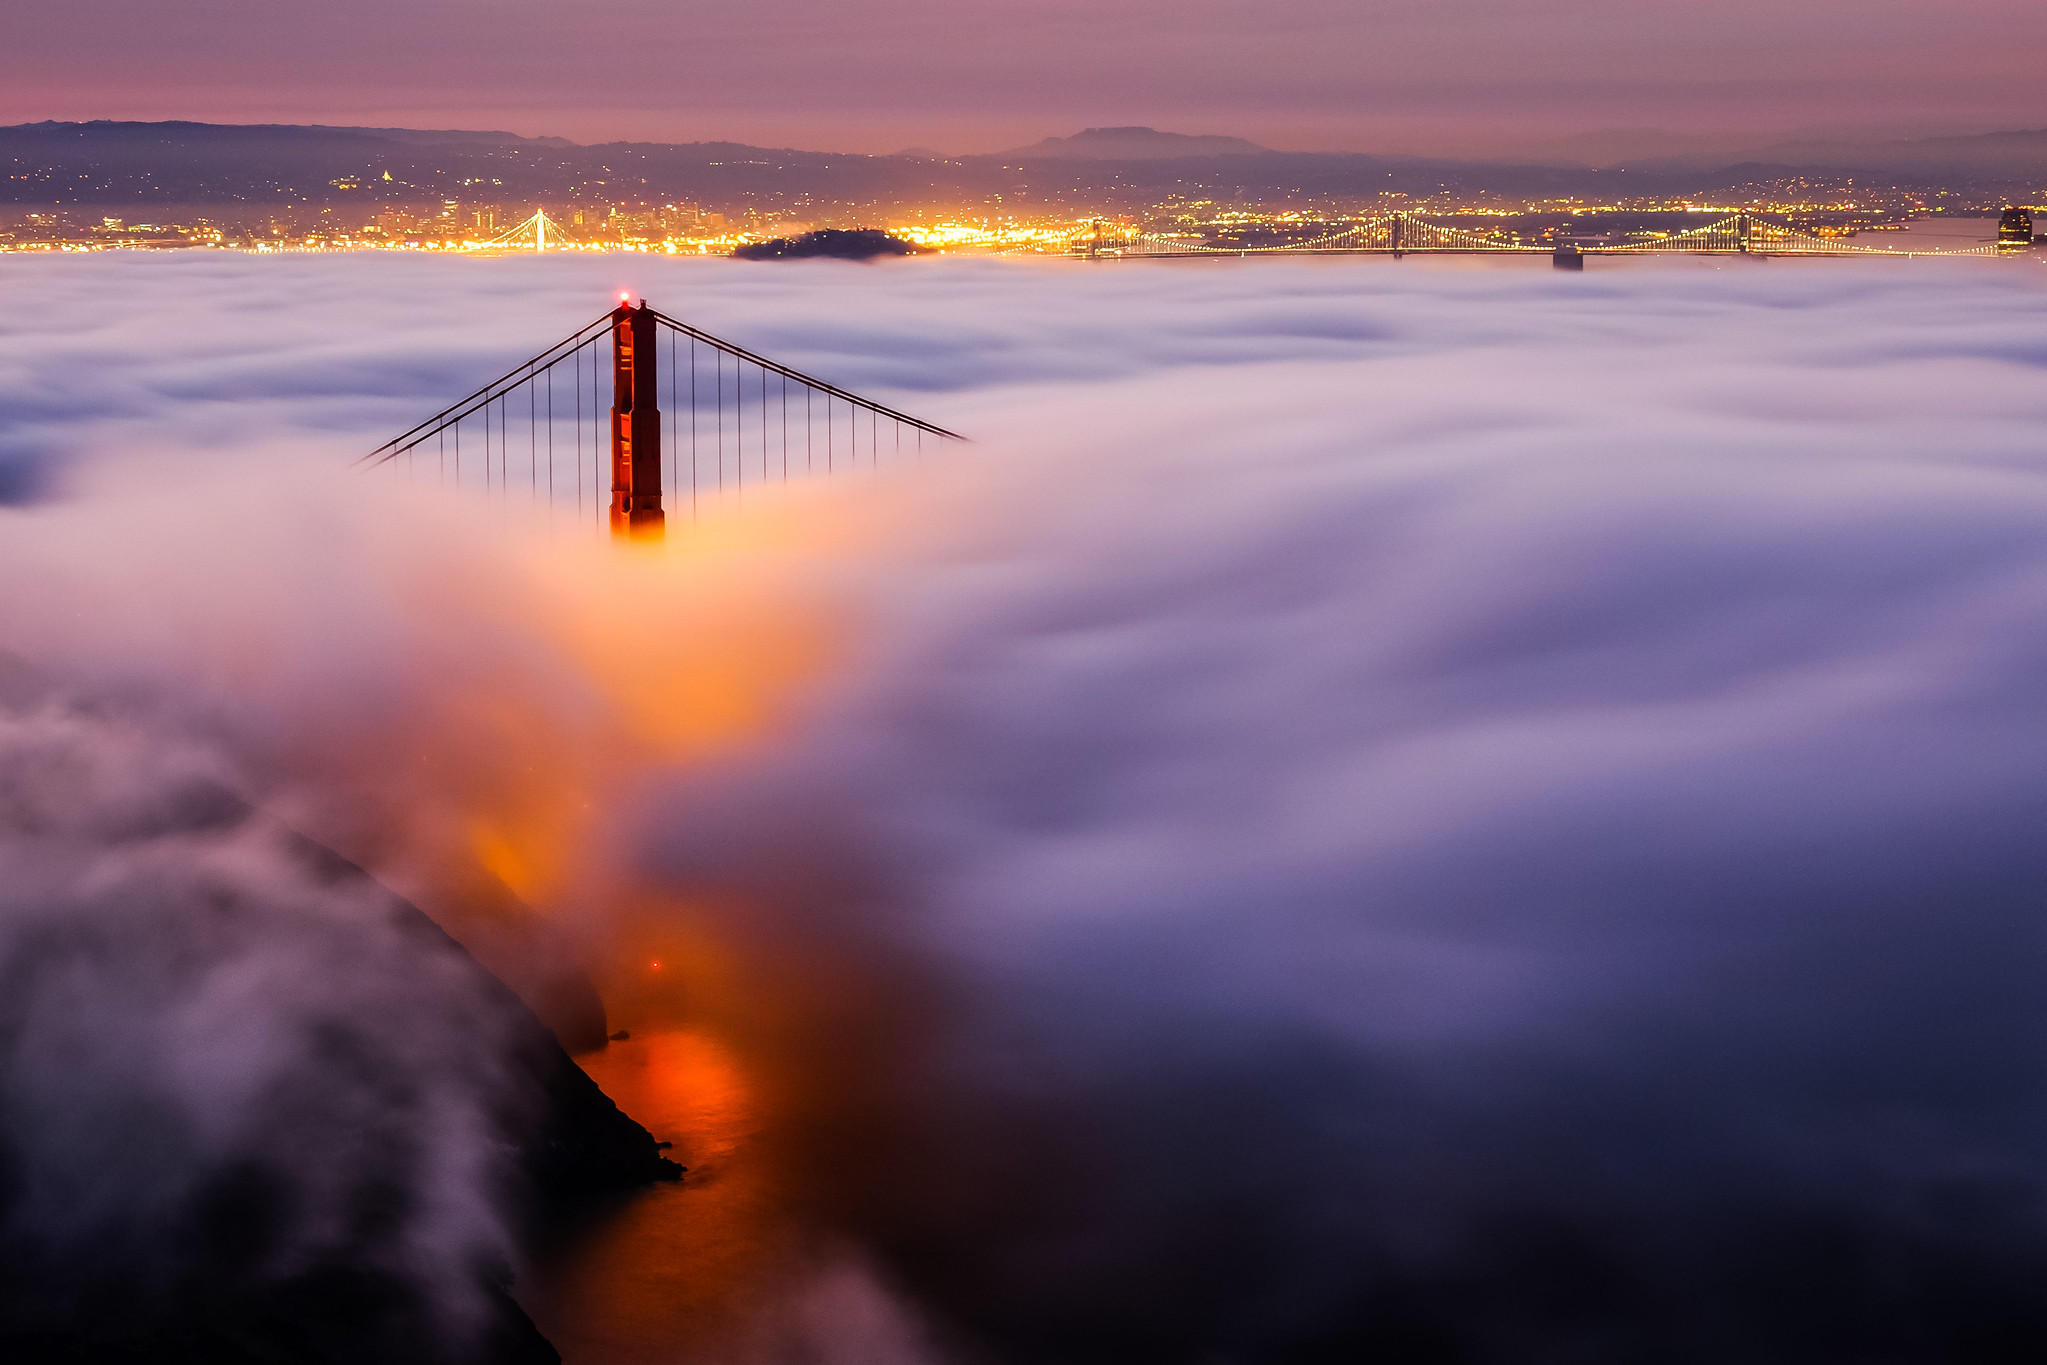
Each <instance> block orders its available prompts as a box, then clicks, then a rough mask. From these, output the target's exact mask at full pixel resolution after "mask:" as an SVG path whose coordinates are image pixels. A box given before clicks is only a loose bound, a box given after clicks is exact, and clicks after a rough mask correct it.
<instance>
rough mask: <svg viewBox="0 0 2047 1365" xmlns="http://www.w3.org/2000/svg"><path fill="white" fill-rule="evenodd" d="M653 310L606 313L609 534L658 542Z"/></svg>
mask: <svg viewBox="0 0 2047 1365" xmlns="http://www.w3.org/2000/svg"><path fill="white" fill-rule="evenodd" d="M655 325H656V324H655V321H654V310H653V309H651V308H649V307H647V301H646V300H645V299H641V300H640V306H639V307H638V308H634V307H632V306H631V305H630V304H626V303H620V304H619V305H618V307H616V308H614V309H612V311H611V356H612V381H611V393H612V399H611V533H612V534H613V535H615V536H632V537H635V538H640V537H644V538H646V539H650V540H658V539H660V538H661V535H662V533H663V531H664V529H665V527H666V522H667V517H666V515H665V514H664V513H663V512H662V510H661V409H660V408H659V406H657V402H656V398H655V386H656V384H657V383H658V382H659V381H658V378H657V369H656V365H655Z"/></svg>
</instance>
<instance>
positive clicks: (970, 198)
mask: <svg viewBox="0 0 2047 1365" xmlns="http://www.w3.org/2000/svg"><path fill="white" fill-rule="evenodd" d="M1019 163H1022V165H1023V167H1025V168H1027V169H1021V170H1020V169H1019ZM1815 167H1818V168H1824V169H1829V170H1834V169H1842V170H1848V171H1852V172H1855V173H1857V174H1862V173H1867V174H1870V175H1873V176H1874V175H1885V176H1888V177H1892V178H1893V180H1894V183H1908V184H1943V185H1946V186H1948V187H1950V188H1953V187H1957V186H1959V185H1965V184H1970V183H1974V184H1986V183H1988V184H1993V185H1995V186H1996V187H1997V188H1996V189H1995V190H1994V191H1993V192H1994V193H1998V194H2002V193H2006V192H2015V190H2016V189H2019V188H2022V189H2026V190H2034V189H2039V188H2041V187H2043V186H2047V130H2042V131H2031V132H2026V131H2020V132H2008V133H1988V134H1983V135H1980V136H1976V137H1958V138H1931V139H1925V140H1921V141H1916V142H1891V143H1873V144H1868V145H1860V146H1858V145H1853V144H1841V143H1783V144H1777V145H1774V146H1769V147H1764V148H1761V149H1758V150H1757V151H1754V152H1750V153H1746V154H1743V155H1739V156H1724V155H1723V156H1717V157H1714V158H1713V159H1711V160H1710V161H1708V160H1706V159H1705V157H1704V154H1703V152H1702V151H1698V150H1695V151H1694V152H1693V154H1692V156H1691V157H1688V158H1683V159H1679V158H1665V159H1663V160H1661V161H1654V160H1639V161H1638V160H1629V161H1628V162H1626V163H1625V165H1624V166H1615V167H1610V168H1608V169H1599V168H1597V167H1588V166H1585V165H1582V164H1580V165H1569V164H1559V162H1558V161H1554V160H1553V161H1548V162H1526V161H1524V162H1519V163H1512V164H1502V163H1499V162H1493V163H1487V162H1477V161H1453V160H1446V159H1440V158H1421V157H1390V156H1369V155H1363V154H1359V153H1349V152H1278V151H1272V150H1269V149H1266V148H1263V147H1260V146H1258V145H1257V144H1256V143H1254V142H1248V141H1246V140H1244V139H1242V138H1234V137H1220V136H1205V137H1195V136H1189V135H1187V134H1183V133H1165V132H1160V131H1158V130H1157V129H1153V128H1089V129H1086V130H1084V131H1082V132H1080V133H1077V134H1075V135H1073V136H1072V137H1054V138H1046V139H1045V140H1044V141H1042V142H1038V143H1034V144H1032V145H1031V146H1029V147H1021V148H1015V149H1012V150H1011V151H1009V152H1005V153H1000V154H995V155H989V156H966V157H953V158H937V157H933V156H930V155H927V154H925V152H924V151H923V150H922V149H916V150H913V151H912V152H910V153H907V154H900V155H896V156H863V155H858V154H854V153H847V152H807V151H797V150H792V149H789V148H768V147H752V146H747V145H745V144H743V143H736V142H689V143H662V142H635V143H626V142H611V143H600V144H595V145H589V146H584V145H579V144H576V143H573V142H569V141H567V140H565V139H562V138H529V137H521V136H519V135H517V134H514V133H506V132H476V131H454V130H443V131H434V130H429V129H414V128H338V127H319V126H310V127H308V126H294V125H277V124H207V123H186V122H172V123H122V122H112V121H95V122H90V123H27V124H18V125H16V126H13V127H0V203H9V204H17V205H37V204H54V205H59V206H66V207H68V206H73V205H76V206H86V205H91V206H95V207H101V206H103V207H104V208H106V209H119V208H122V207H128V208H140V207H141V206H143V205H150V204H192V205H238V206H241V208H243V209H255V210H260V211H261V212H263V213H268V212H270V211H271V210H272V209H273V208H275V209H286V208H289V209H290V210H291V211H292V212H293V213H299V212H302V211H304V210H305V209H306V207H307V206H309V205H310V206H312V207H313V211H314V212H321V211H324V210H325V209H327V208H330V207H331V208H332V209H333V210H334V211H335V212H337V213H342V214H346V213H359V214H360V215H361V216H362V217H364V218H367V217H369V216H373V215H374V214H375V212H376V211H377V210H378V209H379V208H380V207H382V206H386V205H408V204H409V205H417V206H429V205H431V206H435V207H437V206H438V205H439V204H440V203H442V202H443V201H447V200H454V201H457V202H459V203H461V204H465V205H474V204H495V205H532V204H548V205H552V206H554V207H555V208H557V209H559V208H563V207H566V206H570V205H593V206H609V205H625V206H628V207H630V206H634V205H641V206H658V205H660V204H663V203H675V202H690V203H696V204H700V205H702V206H704V207H706V208H709V209H713V210H716V211H719V212H728V213H730V212H745V211H748V210H755V211H763V210H775V209H777V206H786V205H792V204H804V205H809V204H816V203H838V204H867V205H877V204H899V205H908V204H916V205H923V206H931V207H949V206H954V205H958V206H967V207H971V206H974V205H980V204H986V203H989V202H991V201H992V200H993V199H994V197H996V196H1000V198H1001V201H1002V202H1003V203H1004V204H1005V205H1007V206H1009V207H1010V208H1011V209H1012V210H1014V211H1037V210H1039V209H1046V210H1059V211H1063V210H1065V209H1069V208H1079V209H1082V210H1084V211H1087V212H1098V211H1100V210H1102V209H1104V208H1110V207H1115V208H1119V209H1121V208H1141V207H1143V206H1145V205H1149V204H1155V203H1157V202H1158V201H1159V200H1160V199H1161V198H1163V197H1164V196H1166V195H1169V194H1188V193H1195V192H1200V193H1205V194H1207V195H1209V196H1212V197H1215V198H1221V199H1246V198H1270V197H1274V196H1279V197H1285V196H1303V197H1325V196H1326V197H1348V196H1357V197H1361V198H1368V197H1372V196H1376V195H1378V194H1380V193H1383V192H1398V193H1403V194H1411V195H1429V194H1435V193H1438V192H1441V191H1444V190H1448V191H1452V192H1459V193H1462V192H1471V193H1484V192H1490V193H1497V194H1512V195H1525V196H1528V197H1531V198H1551V197H1557V196H1594V197H1598V198H1600V199H1601V200H1607V199H1611V198H1613V197H1615V196H1626V195H1645V196H1646V195H1665V196H1669V195H1694V194H1700V193H1710V192H1712V191H1714V190H1716V189H1719V188H1721V187H1724V186H1731V185H1739V184H1744V183H1748V182H1749V181H1752V180H1755V179H1758V178H1762V177H1765V176H1776V175H1781V174H1783V173H1784V172H1785V171H1786V170H1787V169H1789V170H1798V169H1807V168H1815ZM2014 182H2031V183H2021V184H2018V185H2016V186H2015V184H2014ZM206 211H207V212H212V210H206ZM799 216H806V217H807V216H809V215H808V212H807V211H806V212H805V213H804V214H802V215H799Z"/></svg>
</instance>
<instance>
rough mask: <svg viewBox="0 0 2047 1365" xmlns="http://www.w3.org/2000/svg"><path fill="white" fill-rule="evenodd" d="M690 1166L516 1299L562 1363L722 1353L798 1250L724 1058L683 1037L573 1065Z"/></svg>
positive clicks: (684, 1033)
mask: <svg viewBox="0 0 2047 1365" xmlns="http://www.w3.org/2000/svg"><path fill="white" fill-rule="evenodd" d="M579 1060H580V1061H581V1063H582V1065H583V1069H584V1070H586V1071H588V1072H589V1073H590V1075H591V1076H592V1077H593V1078H594V1079H595V1080H596V1081H597V1083H598V1084H599V1085H601V1086H602V1087H604V1091H605V1093H606V1094H608V1095H610V1096H611V1097H612V1098H613V1099H614V1100H616V1101H617V1102H618V1104H619V1107H620V1108H622V1109H624V1110H625V1111H626V1112H627V1113H628V1114H631V1115H632V1116H633V1117H634V1118H636V1119H638V1120H639V1121H640V1122H641V1123H642V1124H643V1125H644V1126H646V1127H647V1128H648V1129H649V1130H651V1131H652V1132H653V1133H654V1134H655V1136H657V1137H660V1138H664V1139H666V1140H669V1141H672V1142H673V1143H674V1144H675V1147H674V1149H673V1150H672V1151H671V1152H670V1153H669V1155H670V1156H672V1157H674V1158H675V1159H676V1160H678V1161H681V1162H682V1163H683V1164H684V1165H686V1166H688V1167H689V1173H688V1174H687V1175H686V1176H685V1177H684V1178H683V1181H682V1183H680V1184H678V1185H668V1186H661V1187H657V1188H655V1189H652V1190H649V1191H647V1192H646V1193H644V1194H641V1195H639V1196H637V1197H636V1198H635V1199H633V1200H632V1201H631V1202H630V1203H629V1204H627V1205H626V1206H625V1207H624V1208H623V1209H621V1210H620V1211H619V1212H617V1213H616V1214H614V1215H612V1216H611V1217H610V1218H609V1219H607V1220H605V1221H604V1222H603V1223H602V1224H601V1225H599V1226H598V1227H596V1228H594V1229H591V1230H590V1231H588V1232H587V1233H586V1234H585V1235H584V1236H582V1237H580V1238H578V1239H577V1240H576V1244H575V1245H573V1246H570V1247H567V1248H564V1249H563V1250H562V1252H561V1254H560V1255H559V1256H558V1257H557V1258H556V1259H555V1260H554V1261H553V1262H552V1263H550V1264H547V1265H543V1266H539V1267H536V1268H535V1270H534V1272H533V1274H532V1275H531V1276H530V1277H529V1279H528V1282H527V1283H526V1284H525V1285H524V1286H522V1289H521V1293H520V1298H521V1300H522V1302H524V1303H525V1304H526V1306H527V1308H528V1310H529V1311H530V1312H531V1313H532V1315H533V1318H534V1320H535V1321H536V1322H537V1323H538V1324H539V1325H540V1329H541V1331H543V1332H544V1333H546V1334H547V1336H548V1338H549V1339H550V1340H552V1341H553V1342H554V1344H555V1346H556V1347H557V1348H558V1349H559V1350H560V1351H561V1353H562V1358H563V1360H564V1361H565V1362H566V1365H653V1363H654V1362H664V1365H672V1362H677V1361H686V1360H704V1359H709V1358H712V1357H714V1356H723V1355H725V1354H726V1353H727V1351H728V1350H729V1349H730V1348H732V1347H733V1346H734V1345H735V1344H736V1343H737V1342H738V1340H739V1338H740V1337H741V1335H742V1334H743V1333H744V1332H745V1331H746V1329H747V1327H748V1326H749V1323H750V1320H751V1319H750V1310H752V1309H754V1308H756V1307H758V1305H759V1304H760V1303H761V1302H762V1300H763V1299H764V1297H765V1296H766V1295H768V1294H769V1293H770V1292H772V1289H773V1287H774V1285H775V1283H776V1282H777V1279H778V1272H779V1271H780V1269H781V1267H783V1266H784V1265H785V1264H786V1263H787V1262H788V1261H789V1259H790V1257H791V1255H792V1251H793V1242H794V1238H793V1231H792V1228H791V1225H790V1222H789V1220H788V1218H787V1216H786V1211H785V1210H784V1208H783V1207H782V1205H781V1204H780V1202H779V1201H778V1199H777V1197H776V1182H775V1180H774V1175H773V1171H772V1169H771V1164H770V1160H769V1157H768V1154H767V1152H766V1150H765V1144H764V1143H763V1141H762V1140H761V1139H762V1134H761V1126H760V1125H761V1116H760V1114H759V1111H758V1109H757V1107H756V1097H755V1095H754V1093H753V1090H752V1087H751V1086H750V1085H749V1084H748V1082H747V1080H746V1077H745V1076H744V1075H743V1074H742V1072H741V1070H740V1067H739V1065H738V1062H737V1059H736V1058H735V1057H734V1056H733V1054H732V1053H731V1052H730V1051H729V1050H728V1049H726V1048H725V1047H723V1046H722V1045H721V1044H719V1043H718V1042H717V1041H716V1040H715V1039H713V1038H711V1037H710V1036H708V1035H706V1034H703V1033H699V1032H694V1031H691V1030H687V1029H669V1030H660V1031H654V1032H649V1033H646V1034H641V1033H634V1034H633V1036H632V1037H631V1038H630V1039H629V1040H627V1041H625V1042H617V1043H613V1044H612V1045H611V1046H610V1047H608V1048H607V1049H605V1050H604V1051H603V1052H600V1053H595V1054H591V1055H588V1056H585V1057H582V1058H580V1059H579Z"/></svg>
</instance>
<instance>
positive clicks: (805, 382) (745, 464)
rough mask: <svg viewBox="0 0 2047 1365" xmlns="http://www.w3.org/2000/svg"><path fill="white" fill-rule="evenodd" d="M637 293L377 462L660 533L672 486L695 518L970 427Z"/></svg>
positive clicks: (952, 437)
mask: <svg viewBox="0 0 2047 1365" xmlns="http://www.w3.org/2000/svg"><path fill="white" fill-rule="evenodd" d="M630 298H631V296H630V295H627V296H623V297H621V298H620V300H619V302H618V304H617V306H616V307H614V308H612V309H611V310H610V311H608V312H606V313H604V314H603V315H602V316H600V317H598V318H597V319H596V320H594V321H592V322H590V323H588V324H587V325H585V326H583V327H581V328H578V329H577V330H576V331H575V332H573V333H571V334H570V335H569V336H567V337H566V338H564V339H563V340H561V341H558V342H556V343H555V344H554V345H553V346H550V347H548V348H547V349H546V350H544V351H542V352H541V353H540V354H539V355H537V356H535V357H533V358H532V359H531V360H528V361H527V362H525V363H524V364H523V365H520V366H518V367H517V368H515V369H513V370H512V371H511V372H510V373H508V374H505V375H502V376H500V377H499V378H497V379H494V380H492V381H491V382H490V383H488V384H486V385H484V386H483V387H482V388H480V389H478V390H477V391H476V392H474V393H472V394H470V395H469V396H468V397H466V398H464V399H462V400H461V401H460V402H458V403H455V404H453V405H451V406H449V407H447V408H444V409H443V410H441V411H440V412H438V413H435V414H434V415H433V416H432V417H429V418H427V419H426V420H425V421H424V422H421V423H419V424H418V425H417V426H415V427H413V428H411V429H410V430H409V431H406V432H405V433H403V434H402V435H399V436H397V437H395V438H393V439H392V440H389V441H386V442H385V443H384V444H383V445H381V446H379V447H377V448H376V449H375V450H373V451H371V452H370V453H369V454H368V455H365V456H364V457H363V458H362V461H361V463H363V464H365V465H369V466H393V465H396V466H398V467H400V468H402V469H404V470H405V471H407V472H408V473H410V474H411V475H412V476H414V477H418V476H420V475H425V476H426V477H427V478H429V479H433V480H437V481H438V482H439V483H441V484H444V485H451V486H454V487H474V486H477V485H481V487H482V489H483V491H484V492H485V493H486V494H488V495H489V496H491V497H492V498H493V499H494V500H496V501H499V502H507V501H509V500H511V499H513V498H515V497H516V498H522V499H523V500H526V501H529V502H531V503H532V504H534V505H536V506H539V507H543V508H545V509H546V510H547V512H548V514H549V516H550V518H552V517H553V515H554V514H555V513H556V512H557V511H558V510H561V509H574V514H575V516H576V517H578V518H579V519H584V520H583V524H585V525H588V524H589V520H588V519H589V518H591V517H592V516H593V514H594V517H595V519H596V521H597V524H598V525H599V526H603V525H606V524H608V525H609V527H610V530H611V534H612V535H613V536H615V537H617V538H619V539H621V540H624V539H634V540H656V539H659V538H660V537H661V536H662V535H663V534H664V533H665V531H666V529H667V525H668V513H669V510H670V509H669V507H668V506H667V498H668V495H669V494H670V491H671V490H672V492H673V495H674V496H675V498H676V499H677V507H676V510H677V511H678V513H679V514H680V515H681V516H683V517H685V518H687V519H689V520H694V519H695V517H696V516H697V515H698V513H699V511H700V509H701V508H702V507H703V506H704V505H705V504H706V503H708V502H711V501H713V500H716V499H719V498H723V497H728V496H729V497H733V498H742V497H744V496H745V493H746V491H747V489H748V488H749V486H752V487H760V486H761V485H764V484H773V483H791V482H795V481H798V480H802V479H805V478H808V477H811V476H812V475H816V476H819V477H824V478H830V477H833V476H835V475H844V474H850V473H854V472H871V473H878V472H880V468H881V465H882V464H883V462H884V461H888V462H890V463H896V462H899V461H901V460H902V459H905V458H910V459H915V458H918V457H919V456H920V455H921V452H922V451H923V448H924V444H925V441H926V438H930V439H932V440H933V441H934V442H938V443H942V442H956V441H961V440H964V439H965V438H964V437H962V436H960V435H959V434H958V433H956V432H952V431H947V430H946V429H945V428H944V427H941V426H937V425H934V424H933V423H930V422H926V421H924V420H922V419H921V418H917V417H912V416H910V415H909V414H908V413H904V412H899V411H897V410H896V409H894V408H891V407H887V406H885V405H883V404H881V403H877V402H875V401H874V400H873V399H871V398H863V397H861V396H860V395H859V394H856V393H851V392H848V391H847V390H845V389H842V388H840V387H838V386H837V385H834V384H829V383H827V382H825V381H824V380H822V379H816V378H813V377H812V376H810V375H807V374H803V373H801V372H800V371H797V370H794V369H791V368H790V367H789V366H787V365H782V364H779V363H777V362H776V361H773V360H769V359H768V358H767V357H765V356H762V355H757V354H755V353H754V352H752V351H749V350H747V349H746V348H745V347H742V346H737V345H734V344H733V343H732V342H729V341H725V340H723V339H721V338H719V337H715V336H712V335H711V334H710V333H709V332H706V331H703V330H701V329H700V328H696V327H692V326H691V325H689V324H688V323H686V322H680V321H677V320H676V319H675V318H672V317H669V316H668V315H667V314H665V313H662V312H659V311H658V310H656V309H654V308H652V307H650V306H649V305H648V303H647V301H646V300H645V299H641V300H640V301H639V303H638V304H637V305H635V304H633V303H632V302H631V301H630ZM606 341H609V342H610V346H609V350H610V355H609V356H608V357H607V356H605V355H604V354H603V352H604V350H605V346H604V343H605V342H606ZM607 382H608V384H609V386H610V393H609V394H608V395H607V394H606V393H605V392H604V388H605V385H606V383H607ZM664 397H665V398H666V400H667V401H666V403H665V404H664V403H663V402H662V399H663V398H664ZM607 481H608V483H609V485H610V494H611V496H610V499H609V501H608V503H607V502H606V501H605V500H604V498H603V495H602V488H603V485H604V483H605V482H607Z"/></svg>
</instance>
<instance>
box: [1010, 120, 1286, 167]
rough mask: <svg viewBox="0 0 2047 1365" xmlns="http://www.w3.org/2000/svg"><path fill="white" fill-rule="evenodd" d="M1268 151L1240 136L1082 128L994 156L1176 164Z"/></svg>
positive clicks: (1024, 159) (1134, 129) (1267, 148)
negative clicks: (1071, 134) (1196, 157)
mask: <svg viewBox="0 0 2047 1365" xmlns="http://www.w3.org/2000/svg"><path fill="white" fill-rule="evenodd" d="M1271 150H1272V149H1271V148H1269V147H1261V146H1259V145H1258V144H1257V143H1255V142H1246V141H1245V140H1244V139H1243V138H1240V137H1214V136H1199V137H1193V136H1189V135H1188V134H1186V133H1162V132H1160V131H1159V130H1158V129H1156V128H1084V129H1082V130H1081V131H1080V132H1078V133H1075V134H1074V135H1073V136H1072V137H1048V138H1046V139H1044V140H1043V141H1042V142H1033V143H1032V144H1031V145H1030V146H1028V147H1012V148H1010V149H1009V150H1008V151H1006V152H997V153H996V155H997V156H1000V157H1005V158H1010V159H1014V160H1021V161H1177V160H1181V159H1183V158H1185V157H1190V156H1256V155H1259V154H1260V153H1265V152H1270V151H1271Z"/></svg>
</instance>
